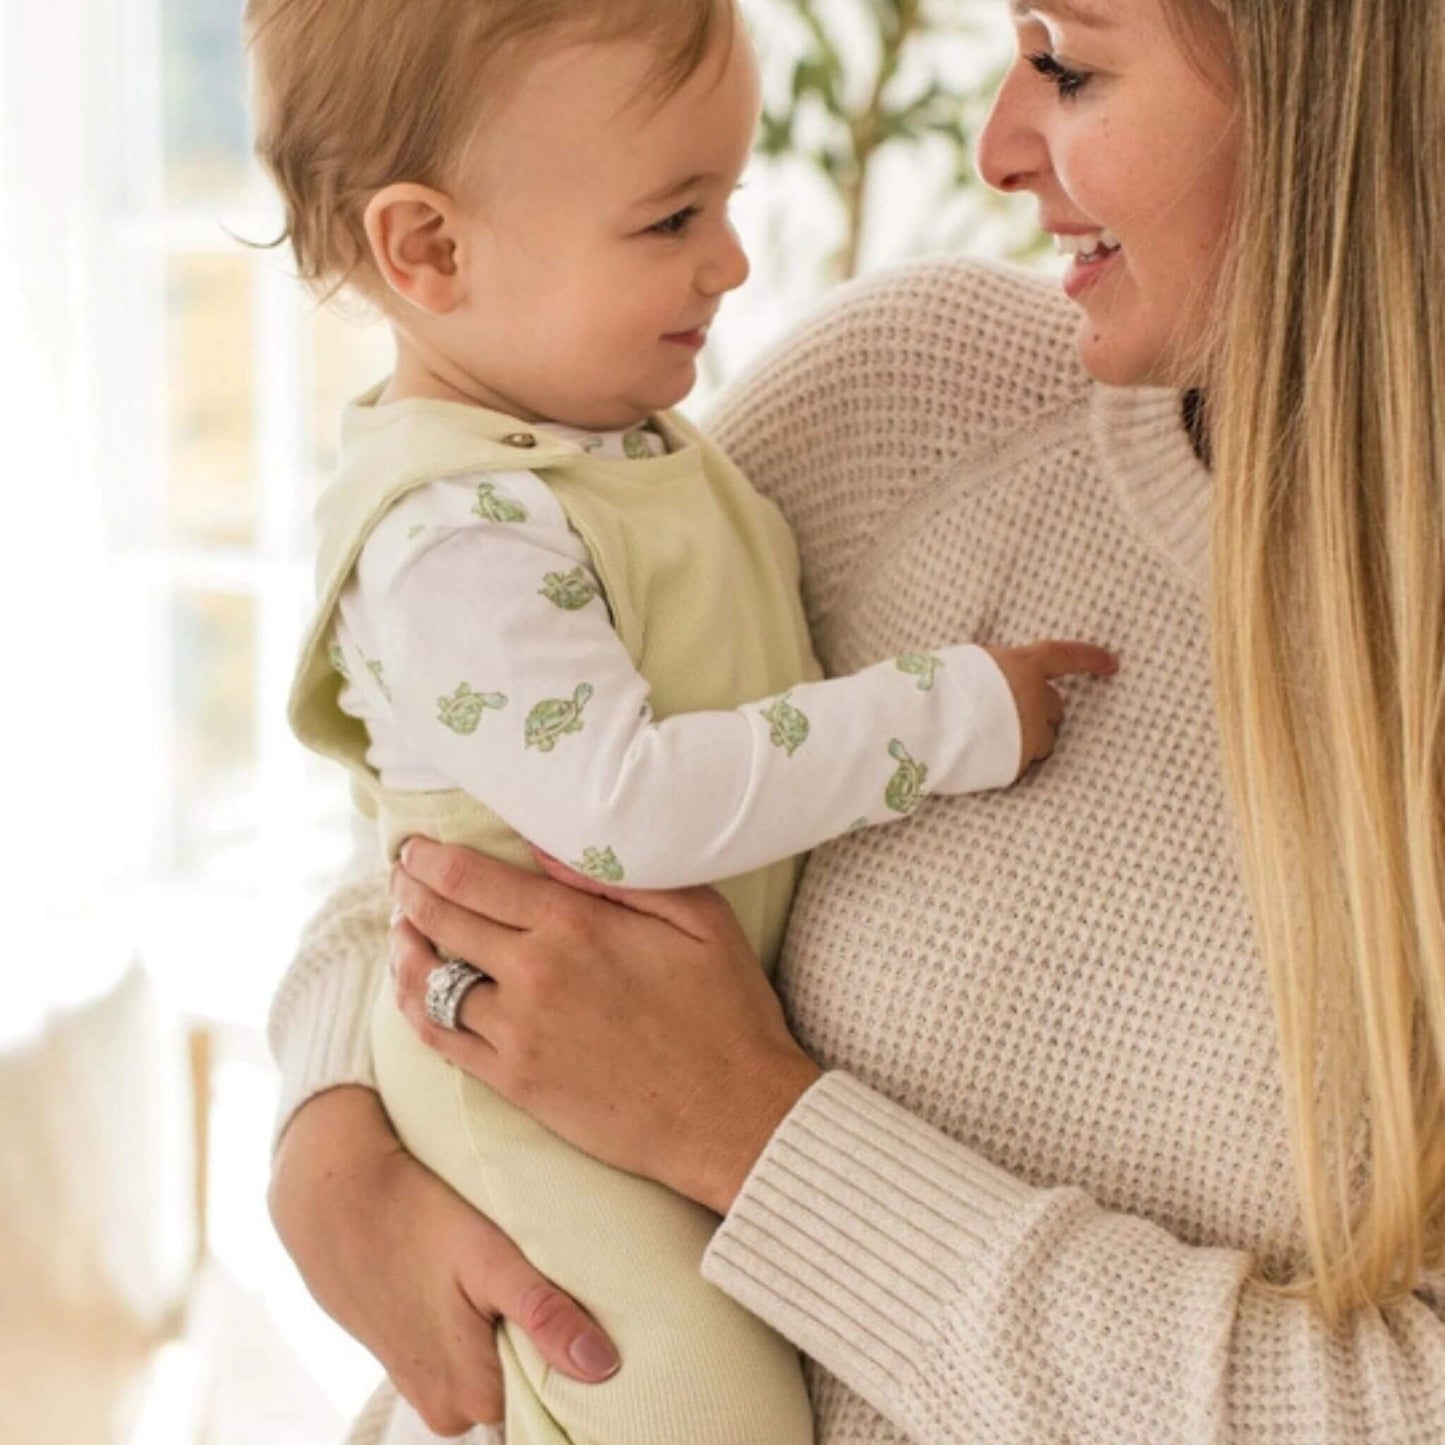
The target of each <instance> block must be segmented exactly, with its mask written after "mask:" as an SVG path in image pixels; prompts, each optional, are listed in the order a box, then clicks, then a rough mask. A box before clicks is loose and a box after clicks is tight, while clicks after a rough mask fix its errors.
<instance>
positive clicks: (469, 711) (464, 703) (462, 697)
mask: <svg viewBox="0 0 1445 1445" xmlns="http://www.w3.org/2000/svg"><path fill="white" fill-rule="evenodd" d="M506 705H507V697H506V694H505V693H501V692H473V691H472V688H471V685H470V684H469V683H465V682H463V683H460V684H458V686H457V690H456V691H455V692H454V693H453V694H452V695H451V696H450V697H439V698H438V699H437V721H438V722H439V723H441V724H442V726H443V727H449V728H450V729H451V730H452V731H453V732H454V733H457V734H459V735H460V736H462V737H465V736H467V735H468V734H470V733H474V732H476V730H477V725H478V724H479V723H480V722H481V720H482V715H483V714H484V713H485V712H486V711H487V709H488V708H493V709H496V710H500V709H502V708H504V707H506Z"/></svg>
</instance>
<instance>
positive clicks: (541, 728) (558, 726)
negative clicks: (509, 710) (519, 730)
mask: <svg viewBox="0 0 1445 1445" xmlns="http://www.w3.org/2000/svg"><path fill="white" fill-rule="evenodd" d="M591 696H592V684H591V683H590V682H579V683H578V684H577V690H576V692H574V693H573V694H572V696H571V697H549V698H547V699H545V700H544V701H542V702H539V703H538V704H537V706H536V707H534V708H533V709H532V711H531V712H530V713H528V714H527V725H526V729H525V735H526V745H527V746H528V747H529V748H536V749H537V751H538V752H541V753H550V752H551V751H552V749H553V748H555V747H556V746H557V740H558V738H561V737H563V736H565V735H566V734H567V733H580V732H581V731H582V709H583V708H584V707H586V705H587V699H588V698H589V697H591Z"/></svg>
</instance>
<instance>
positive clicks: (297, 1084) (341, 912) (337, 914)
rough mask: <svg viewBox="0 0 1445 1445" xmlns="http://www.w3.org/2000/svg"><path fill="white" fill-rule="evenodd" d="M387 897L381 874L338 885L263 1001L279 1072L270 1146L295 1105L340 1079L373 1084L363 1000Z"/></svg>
mask: <svg viewBox="0 0 1445 1445" xmlns="http://www.w3.org/2000/svg"><path fill="white" fill-rule="evenodd" d="M389 908H390V900H389V899H388V897H387V893H386V881H385V878H384V876H383V877H380V878H377V877H373V878H369V879H366V880H364V881H362V882H359V883H351V884H347V885H345V886H343V887H342V888H340V889H338V890H337V891H336V892H335V893H333V894H332V896H331V897H330V898H329V899H328V900H327V902H326V904H325V905H324V906H323V907H322V909H321V911H320V913H318V914H317V916H316V917H315V918H313V919H312V921H311V924H310V925H309V926H308V928H307V930H306V934H305V936H304V937H303V939H302V943H301V948H300V951H299V952H298V954H297V956H296V960H295V962H294V963H293V964H292V965H291V968H290V971H289V972H288V974H287V976H286V978H285V979H284V980H283V981H282V984H281V987H280V988H279V989H278V990H277V993H276V997H275V999H274V1000H273V1001H272V1005H271V1017H270V1020H269V1025H268V1030H267V1032H268V1035H269V1039H270V1044H271V1052H272V1054H273V1055H274V1057H275V1059H276V1063H277V1066H278V1067H279V1069H280V1072H281V1083H280V1094H279V1098H278V1101H277V1114H276V1125H275V1131H274V1133H273V1135H272V1146H273V1148H274V1146H275V1145H276V1143H278V1142H279V1141H280V1138H281V1135H282V1134H283V1133H284V1132H285V1129H286V1126H287V1125H288V1124H289V1123H290V1122H291V1118H292V1116H293V1115H294V1114H295V1112H296V1110H297V1109H299V1108H300V1107H301V1105H302V1104H304V1103H305V1102H306V1101H307V1100H308V1099H310V1098H312V1097H313V1096H314V1095H316V1094H319V1093H321V1092H322V1091H323V1090H326V1089H334V1088H337V1087H339V1086H340V1085H343V1084H360V1085H362V1086H363V1087H365V1088H369V1089H374V1088H376V1075H375V1073H374V1071H373V1069H372V1063H371V1004H372V1000H373V998H374V997H375V995H376V990H377V989H378V988H379V987H380V984H381V970H382V969H383V968H384V966H385V950H386V918H387V915H388V912H389Z"/></svg>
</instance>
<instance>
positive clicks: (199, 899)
mask: <svg viewBox="0 0 1445 1445" xmlns="http://www.w3.org/2000/svg"><path fill="white" fill-rule="evenodd" d="M237 3H239V0H237ZM93 4H94V8H93V9H92V10H90V11H89V16H88V19H89V20H90V22H91V23H92V24H93V25H94V27H95V28H94V31H93V41H94V43H93V46H92V49H91V56H92V62H91V64H90V65H89V66H88V67H87V69H88V70H89V71H90V74H91V86H90V95H91V98H92V101H93V102H94V125H93V126H92V127H91V129H90V134H91V136H92V137H93V140H94V150H95V165H94V167H93V174H94V175H95V176H96V177H97V178H99V181H100V183H99V184H98V185H97V186H96V187H94V196H95V203H96V215H95V218H94V220H95V224H94V228H93V238H94V244H93V247H92V254H93V264H92V265H91V267H90V271H91V280H92V283H93V286H94V296H93V301H94V305H95V307H96V309H97V314H98V316H99V317H100V318H101V319H100V322H99V324H98V325H97V327H96V331H95V335H96V338H97V340H96V345H95V352H94V356H93V358H92V365H93V368H94V375H95V385H94V387H93V394H94V396H95V397H96V406H97V412H98V415H97V417H96V430H97V433H98V448H97V450H98V452H99V455H100V457H101V458H102V465H103V466H104V467H105V470H106V476H105V482H104V486H105V495H106V507H107V536H108V545H109V548H110V551H111V561H112V564H113V569H114V576H115V578H116V582H117V585H118V586H120V587H121V588H122V589H124V591H125V592H126V593H127V595H128V599H129V600H130V601H131V602H132V603H133V604H135V612H136V613H137V614H138V615H141V616H143V617H145V618H146V626H147V628H148V631H149V636H148V638H147V645H146V646H145V647H144V648H143V649H140V650H139V655H140V656H141V657H143V658H145V659H146V660H147V662H148V677H149V684H150V685H149V687H147V688H143V689H140V690H138V693H139V694H140V695H138V696H137V697H136V698H135V699H133V700H132V701H133V705H134V706H136V707H138V708H146V709H147V710H148V713H149V724H150V726H149V728H148V729H147V734H148V735H149V736H150V737H153V738H155V739H156V740H157V745H156V746H155V747H153V748H152V749H151V750H150V756H149V757H148V758H147V759H145V760H137V765H138V766H143V767H146V768H149V769H151V770H153V771H154V774H155V776H154V778H153V779H152V786H151V788H150V789H149V795H150V797H151V798H153V799H154V800H155V804H154V806H155V812H154V814H153V816H152V818H151V819H150V820H149V827H148V828H147V829H146V830H145V832H146V834H147V837H146V839H145V845H144V846H145V848H146V851H147V853H148V864H147V866H146V868H145V870H144V872H145V875H146V878H147V882H146V883H145V885H144V887H143V890H142V892H143V894H144V898H143V902H142V912H143V915H144V919H145V920H147V921H148V922H149V925H150V926H149V927H147V926H146V923H144V922H143V929H144V931H145V932H146V933H148V934H149V933H151V931H152V929H155V930H156V931H158V932H160V933H161V934H168V935H169V936H170V937H172V938H176V937H179V935H180V933H181V931H182V930H183V929H184V928H186V926H187V922H186V921H202V920H204V921H205V922H206V924H207V925H208V926H207V927H206V929H205V932H206V935H207V937H208V940H209V945H210V947H211V948H212V950H213V953H215V956H214V961H215V962H216V963H217V964H221V963H224V964H237V965H239V964H242V963H244V964H245V966H247V967H248V968H250V969H252V970H255V971H258V972H260V973H262V974H264V975H265V976H267V977H269V978H271V979H273V980H274V978H275V976H276V974H277V973H278V972H279V970H280V968H281V967H282V966H283V964H284V950H285V949H286V948H287V947H288V946H289V938H290V936H292V935H293V934H294V929H295V926H296V924H297V923H298V922H299V920H300V918H301V917H302V916H303V914H304V911H305V909H306V907H307V906H308V905H309V903H310V902H311V901H312V900H313V898H314V894H315V887H316V881H317V878H318V875H320V874H321V873H324V870H325V869H326V868H327V867H328V865H333V864H334V863H335V862H336V861H337V859H336V858H335V857H317V856H314V854H315V850H316V848H317V847H318V846H319V840H320V839H321V838H322V837H323V836H326V837H335V836H336V835H335V832H334V830H333V831H332V833H329V834H328V833H326V832H325V828H324V825H323V826H322V827H321V828H320V829H319V828H318V823H319V822H320V820H318V819H317V817H316V816H315V808H316V803H317V790H316V787H315V785H314V781H313V779H314V773H313V774H312V776H311V777H308V761H307V757H306V754H305V753H304V752H303V751H302V750H301V748H300V747H299V746H298V745H297V743H296V742H295V740H294V739H293V738H292V736H291V734H290V732H289V729H288V728H287V725H286V707H285V703H286V692H287V687H288V683H289V680H290V675H291V671H292V666H293V663H294V659H295V652H296V644H297V639H298V634H299V629H300V626H301V624H302V621H303V619H304V617H305V615H306V611H307V607H308V604H309V600H310V597H311V594H312V576H311V556H310V544H309V535H308V517H307V513H308V510H309V499H310V498H311V497H312V496H314V493H315V488H316V480H317V479H316V476H315V458H314V451H313V438H312V433H311V415H310V403H311V385H310V382H311V375H310V371H311V353H310V345H311V339H312V332H311V324H310V314H309V313H310V309H311V303H310V302H309V300H308V298H307V297H306V295H305V293H304V292H303V291H302V289H301V288H300V287H299V286H298V284H297V282H296V280H295V278H294V275H293V274H291V273H290V272H289V271H288V269H287V264H286V262H287V257H286V254H285V253H284V251H283V250H248V249H247V248H246V247H244V246H243V245H241V244H240V243H239V242H238V241H237V240H236V239H235V237H237V236H245V237H248V238H265V237H270V236H274V235H275V234H276V231H277V229H278V216H279V208H278V206H277V204H276V202H275V200H274V197H273V196H272V195H271V194H270V192H269V190H268V187H267V184H266V182H265V180H264V178H263V177H262V175H261V174H260V172H259V169H258V168H257V167H256V166H255V165H254V163H252V164H251V165H250V166H249V168H248V173H247V179H246V184H245V185H244V187H243V188H242V189H241V190H240V191H239V192H238V194H237V195H236V196H234V197H232V198H228V199H226V200H224V201H223V202H222V203H220V204H217V205H206V204H199V205H184V206H177V205H175V204H171V203H168V202H167V200H166V196H165V185H164V161H165V157H164V152H163V146H164V136H163V125H162V103H163V96H162V82H161V69H162V66H161V60H162V28H161V26H162V15H161V5H160V0H93ZM204 255H217V256H226V257H229V258H232V259H233V260H235V262H236V264H237V265H239V266H244V267H246V268H247V269H248V271H249V275H250V280H251V337H250V346H251V355H252V403H253V415H252V425H253V438H254V442H253V452H254V458H255V468H256V477H255V484H254V485H255V492H254V496H255V527H254V534H253V538H252V541H251V544H250V545H246V546H205V545H200V544H196V543H193V542H189V541H178V540H176V539H174V538H173V537H172V536H171V535H170V520H169V508H168V466H169V465H170V462H169V456H168V437H167V425H168V418H167V408H166V397H167V391H168V386H169V378H168V374H167V313H166V273H167V265H168V263H170V262H171V261H173V260H175V259H177V258H182V257H190V256H204ZM187 590H190V591H198V592H209V593H219V594H227V595H232V596H238V597H244V598H246V599H247V600H248V601H249V603H250V605H251V607H252V611H253V618H254V627H255V637H254V657H255V670H254V676H253V679H252V687H253V694H252V699H251V703H252V707H253V709H254V718H255V747H256V753H255V759H254V767H255V783H256V795H257V805H256V816H257V824H258V838H257V847H256V850H255V855H254V856H255V857H256V859H257V860H258V865H257V868H256V870H255V874H254V876H248V877H247V878H246V879H245V880H244V886H243V887H241V888H240V889H239V890H234V889H230V888H226V889H217V888H216V887H215V886H214V885H212V884H208V883H206V882H205V881H203V880H200V879H198V878H196V877H195V876H192V875H190V874H189V870H188V869H187V868H186V866H185V864H186V860H185V859H184V858H182V857H180V856H179V849H178V839H179V828H178V826H177V823H178V810H179V806H180V801H181V800H180V798H179V786H180V779H179V777H178V775H177V772H176V762H177V759H176V750H175V748H174V746H173V743H174V734H173V731H172V730H173V728H174V725H175V723H174V718H175V709H174V706H173V704H174V699H175V678H174V676H173V673H172V657H171V645H170V639H171V627H172V621H173V618H172V602H173V598H174V597H175V596H176V595H177V594H178V592H182V591H187ZM342 796H343V789H342V785H341V782H340V778H339V774H338V781H337V797H338V799H339V798H341V797H342ZM137 845H138V847H139V846H141V839H140V838H139V837H138V839H137ZM337 846H338V847H339V846H340V844H339V843H338V845H337ZM308 850H310V854H311V856H308ZM258 898H259V899H263V900H264V902H265V909H264V912H265V914H266V917H267V919H268V920H269V927H267V926H262V925H261V924H260V923H259V922H258V918H257V902H258ZM163 919H164V920H181V921H180V922H167V923H165V924H162V923H161V922H160V920H163ZM232 922H234V924H235V925H236V928H235V930H234V931H233V930H232V929H231V928H230V924H231V923H232ZM257 942H264V943H265V944H268V945H271V946H274V947H275V948H277V949H280V950H283V952H281V953H279V954H278V955H277V956H273V957H267V958H250V957H247V958H245V959H244V960H243V959H241V958H240V957H238V956H236V953H235V952H234V951H233V950H238V949H242V948H245V947H247V946H255V945H256V943H257ZM168 947H169V945H168V944H167V942H166V941H165V940H164V939H161V940H159V941H158V940H156V939H155V938H151V939H150V948H151V951H152V952H153V953H156V952H159V953H162V954H163V953H165V952H167V951H168ZM217 950H218V952H216V951H217ZM228 954H229V955H230V956H227V955H228ZM173 962H177V963H178V960H173ZM161 969H162V972H170V971H171V970H170V968H168V967H167V966H166V964H165V962H164V961H162V962H161ZM243 992H244V991H243ZM255 996H256V991H255V990H254V989H252V990H251V991H250V992H249V993H248V994H247V995H246V1001H245V1002H244V1003H241V1004H238V1005H237V1006H236V1014H237V1016H236V1017H235V1021H236V1022H242V1023H247V1024H250V1025H253V1026H254V1025H255V1024H256V1023H258V1022H259V1018H258V1017H257V1010H256V1007H255V1002H254V999H255ZM217 997H218V999H223V998H224V995H220V996H217ZM205 1011H206V1012H216V1013H220V1014H222V1015H225V1014H227V1013H228V1008H227V1005H226V1003H225V1002H224V1001H218V1002H217V1003H216V1004H215V1005H214V1006H213V1007H208V1008H206V1010H205Z"/></svg>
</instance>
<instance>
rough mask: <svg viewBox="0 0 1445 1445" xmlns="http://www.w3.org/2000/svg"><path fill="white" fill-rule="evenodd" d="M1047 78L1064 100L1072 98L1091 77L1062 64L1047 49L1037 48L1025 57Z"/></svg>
mask: <svg viewBox="0 0 1445 1445" xmlns="http://www.w3.org/2000/svg"><path fill="white" fill-rule="evenodd" d="M1024 59H1025V60H1027V61H1028V63H1029V64H1030V65H1032V66H1033V68H1034V69H1035V70H1037V71H1038V73H1039V74H1040V75H1042V76H1043V77H1044V79H1045V80H1047V81H1049V82H1050V83H1051V84H1052V85H1053V87H1054V89H1055V90H1057V91H1058V92H1059V95H1060V97H1062V98H1063V99H1064V100H1072V99H1073V97H1074V96H1076V95H1077V94H1078V93H1079V92H1080V91H1081V90H1082V89H1083V88H1084V85H1085V83H1086V82H1087V81H1088V79H1089V77H1088V75H1086V74H1085V73H1084V72H1083V71H1081V70H1070V69H1069V68H1068V66H1066V65H1061V64H1060V63H1059V61H1058V60H1057V58H1056V57H1054V56H1052V55H1050V54H1049V52H1048V51H1047V50H1037V51H1035V52H1034V53H1033V54H1032V55H1026V56H1025V57H1024Z"/></svg>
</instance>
